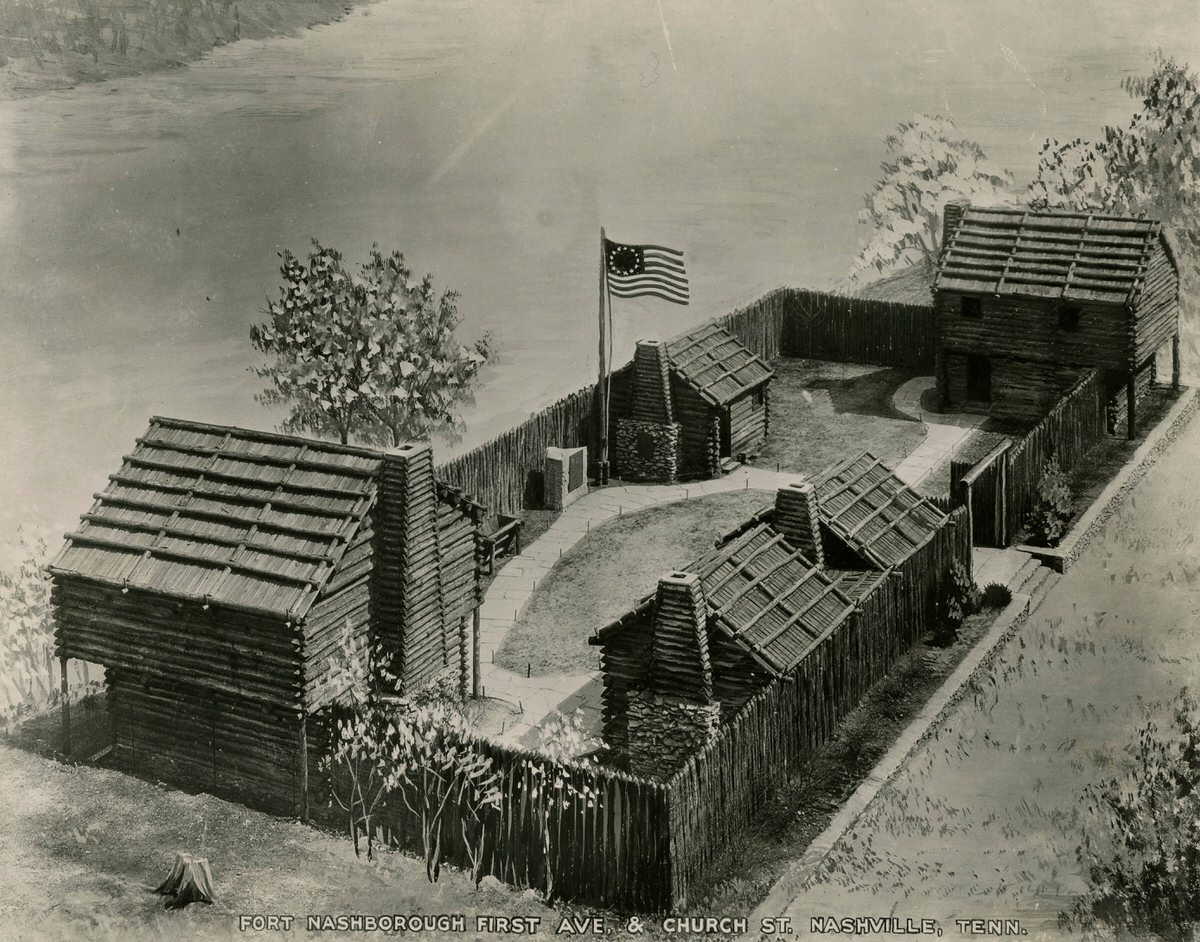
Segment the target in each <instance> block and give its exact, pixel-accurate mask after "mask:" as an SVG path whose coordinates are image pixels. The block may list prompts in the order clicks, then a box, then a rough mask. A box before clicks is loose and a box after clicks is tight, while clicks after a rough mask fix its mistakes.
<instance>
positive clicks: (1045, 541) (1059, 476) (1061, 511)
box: [1029, 457, 1071, 546]
mask: <svg viewBox="0 0 1200 942" xmlns="http://www.w3.org/2000/svg"><path fill="white" fill-rule="evenodd" d="M1070 519H1071V488H1070V485H1068V484H1067V474H1066V472H1065V471H1063V470H1062V468H1061V467H1059V464H1058V459H1057V458H1053V457H1052V458H1050V459H1048V460H1047V461H1046V463H1045V465H1043V466H1042V479H1041V480H1040V481H1039V482H1038V487H1037V503H1035V504H1034V506H1033V510H1032V512H1031V513H1030V514H1029V529H1030V532H1031V535H1032V537H1033V542H1034V543H1036V544H1039V545H1041V546H1058V543H1059V541H1060V540H1061V539H1062V538H1063V536H1064V535H1065V534H1066V532H1067V521H1069V520H1070Z"/></svg>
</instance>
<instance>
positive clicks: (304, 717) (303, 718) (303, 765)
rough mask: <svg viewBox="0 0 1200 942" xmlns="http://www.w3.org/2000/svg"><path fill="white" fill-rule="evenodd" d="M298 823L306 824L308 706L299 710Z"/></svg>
mask: <svg viewBox="0 0 1200 942" xmlns="http://www.w3.org/2000/svg"><path fill="white" fill-rule="evenodd" d="M299 745H300V823H301V824H308V708H307V707H302V708H301V710H300V743H299Z"/></svg>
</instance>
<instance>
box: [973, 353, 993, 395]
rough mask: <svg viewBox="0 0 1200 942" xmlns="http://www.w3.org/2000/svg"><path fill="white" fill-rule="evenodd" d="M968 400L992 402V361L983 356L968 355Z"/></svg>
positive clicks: (976, 354)
mask: <svg viewBox="0 0 1200 942" xmlns="http://www.w3.org/2000/svg"><path fill="white" fill-rule="evenodd" d="M967 399H968V400H970V401H971V402H991V401H992V361H991V360H990V359H988V358H987V357H985V356H983V355H982V354H978V353H971V354H968V355H967Z"/></svg>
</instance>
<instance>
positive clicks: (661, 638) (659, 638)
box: [628, 572, 721, 778]
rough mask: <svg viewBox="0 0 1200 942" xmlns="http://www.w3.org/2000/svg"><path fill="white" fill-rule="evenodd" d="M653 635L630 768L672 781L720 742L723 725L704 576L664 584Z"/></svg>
mask: <svg viewBox="0 0 1200 942" xmlns="http://www.w3.org/2000/svg"><path fill="white" fill-rule="evenodd" d="M653 630H654V634H653V637H652V638H651V642H650V665H649V676H650V681H649V683H648V684H647V685H646V687H645V688H644V689H642V690H636V691H631V692H630V694H629V716H628V721H629V768H630V771H632V772H633V773H634V774H635V775H640V776H643V777H645V778H666V777H668V776H669V775H671V774H672V773H673V772H674V771H675V770H676V769H677V768H679V766H680V765H682V764H683V763H684V762H686V761H687V759H688V758H689V757H690V756H691V755H693V754H694V753H696V752H698V751H699V750H701V749H703V748H704V747H705V746H706V745H708V744H709V743H711V742H712V741H713V740H714V739H715V738H716V736H717V730H718V728H719V726H720V720H721V705H720V704H719V703H717V702H715V701H714V700H713V688H712V665H711V663H710V662H709V656H708V608H707V606H706V605H705V602H704V589H703V587H702V586H701V583H700V577H699V576H697V575H696V574H695V573H689V572H672V573H670V574H668V575H666V576H663V577H662V579H660V580H659V583H658V594H657V597H656V599H655V605H654V629H653Z"/></svg>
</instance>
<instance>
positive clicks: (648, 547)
mask: <svg viewBox="0 0 1200 942" xmlns="http://www.w3.org/2000/svg"><path fill="white" fill-rule="evenodd" d="M773 498H774V495H773V494H771V493H770V492H768V491H759V490H740V491H726V492H723V493H718V494H709V495H706V496H704V497H694V498H691V499H690V500H682V501H676V502H675V503H671V504H662V505H660V506H657V507H650V508H647V509H646V510H639V511H637V512H636V513H629V514H625V515H624V516H622V517H618V518H616V519H615V520H610V521H608V522H607V523H604V524H602V525H601V526H598V527H594V528H593V529H592V531H591V532H590V533H588V534H587V535H586V536H584V537H583V539H581V540H580V541H579V542H578V543H576V544H575V546H573V547H572V548H571V549H570V550H569V551H568V552H567V553H565V554H564V555H563V558H562V560H560V561H559V562H558V563H557V564H555V566H554V568H553V569H552V570H551V572H550V575H549V576H547V577H546V578H545V579H544V580H542V582H541V584H540V585H539V586H538V587H537V590H536V591H535V592H534V594H533V597H532V598H531V599H530V601H529V605H528V606H527V607H526V609H525V611H524V612H523V613H522V614H521V617H520V618H519V619H518V621H517V623H516V624H515V625H514V626H513V627H512V629H511V630H510V631H509V632H508V635H507V636H506V637H505V639H504V644H503V645H502V646H501V648H500V650H499V651H498V652H497V654H496V663H497V664H500V665H502V666H503V667H506V668H508V669H509V670H511V671H515V672H517V673H525V672H526V671H528V672H529V673H530V674H533V675H543V674H557V673H578V672H581V671H586V670H594V669H595V668H596V658H597V651H596V649H595V648H593V647H591V646H590V645H589V644H588V643H587V640H588V638H589V637H591V635H592V634H593V633H594V632H595V631H596V629H598V628H602V627H603V626H604V625H606V624H608V623H609V622H610V621H613V620H614V619H616V618H618V617H620V616H621V615H622V614H624V613H625V612H627V611H628V610H629V609H630V608H632V607H633V604H634V602H636V601H637V600H638V599H640V598H641V597H642V596H644V595H646V594H647V593H649V592H651V591H653V589H654V587H655V585H657V583H658V578H659V576H661V575H662V574H663V573H664V572H667V571H668V570H671V569H674V568H676V567H678V566H686V565H687V564H688V563H690V562H692V561H693V560H694V559H696V558H697V557H699V556H700V555H702V554H703V553H705V552H707V551H708V550H710V549H712V546H713V541H714V540H715V539H716V538H717V537H718V536H719V535H720V534H722V533H724V532H726V531H728V530H731V529H733V528H734V527H736V526H737V525H738V524H740V523H742V522H743V521H745V520H746V519H747V518H748V517H750V516H751V515H752V514H753V513H755V511H757V510H760V509H761V508H762V507H764V506H765V505H767V504H769V503H770V502H771V501H772V500H773Z"/></svg>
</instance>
